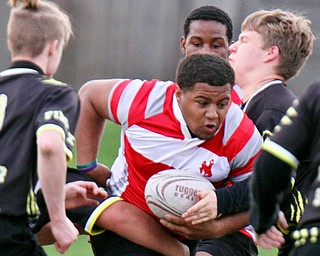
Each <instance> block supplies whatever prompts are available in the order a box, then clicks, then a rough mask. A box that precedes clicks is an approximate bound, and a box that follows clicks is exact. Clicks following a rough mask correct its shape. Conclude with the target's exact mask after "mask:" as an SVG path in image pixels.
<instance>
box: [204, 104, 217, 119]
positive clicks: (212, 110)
mask: <svg viewBox="0 0 320 256" xmlns="http://www.w3.org/2000/svg"><path fill="white" fill-rule="evenodd" d="M218 116H219V115H218V111H217V107H216V106H213V105H212V106H210V107H209V108H208V109H207V111H206V117H207V118H209V119H211V120H213V119H217V118H218Z"/></svg>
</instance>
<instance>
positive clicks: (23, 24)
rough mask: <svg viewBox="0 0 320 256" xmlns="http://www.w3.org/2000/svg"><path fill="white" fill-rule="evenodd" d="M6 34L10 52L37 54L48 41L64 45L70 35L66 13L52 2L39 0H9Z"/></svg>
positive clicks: (32, 55) (69, 24)
mask: <svg viewBox="0 0 320 256" xmlns="http://www.w3.org/2000/svg"><path fill="white" fill-rule="evenodd" d="M10 4H11V7H12V9H11V12H10V17H9V21H8V27H7V36H8V39H9V42H10V46H11V47H10V49H11V53H12V55H13V56H15V55H19V54H28V55H29V56H31V57H35V56H38V55H39V54H40V53H41V52H42V51H43V49H44V47H45V46H46V44H47V43H48V42H52V41H54V40H58V41H59V42H61V41H64V42H65V45H67V43H68V41H69V39H70V37H71V36H72V35H73V33H72V26H71V22H70V19H69V17H68V15H67V14H66V13H65V12H64V11H62V10H61V9H60V8H59V7H58V6H57V5H56V4H55V3H53V2H50V1H41V0H20V1H19V0H11V1H10Z"/></svg>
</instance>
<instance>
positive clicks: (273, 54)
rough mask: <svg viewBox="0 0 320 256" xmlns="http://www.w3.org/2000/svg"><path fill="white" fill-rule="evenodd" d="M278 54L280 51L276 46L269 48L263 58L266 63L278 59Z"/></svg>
mask: <svg viewBox="0 0 320 256" xmlns="http://www.w3.org/2000/svg"><path fill="white" fill-rule="evenodd" d="M279 53H280V51H279V48H278V46H271V47H270V48H269V49H268V50H267V52H266V57H265V60H266V62H268V61H271V60H274V59H275V58H278V57H279Z"/></svg>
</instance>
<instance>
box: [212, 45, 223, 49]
mask: <svg viewBox="0 0 320 256" xmlns="http://www.w3.org/2000/svg"><path fill="white" fill-rule="evenodd" d="M221 47H222V46H221V45H219V44H214V45H212V48H214V49H218V48H221Z"/></svg>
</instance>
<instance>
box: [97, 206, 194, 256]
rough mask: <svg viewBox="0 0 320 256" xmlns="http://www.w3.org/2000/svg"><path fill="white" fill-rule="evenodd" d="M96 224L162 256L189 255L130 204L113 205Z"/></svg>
mask: <svg viewBox="0 0 320 256" xmlns="http://www.w3.org/2000/svg"><path fill="white" fill-rule="evenodd" d="M96 224H97V225H99V226H101V227H103V228H106V229H108V230H111V231H113V232H115V233H117V234H119V235H120V236H122V237H124V238H126V239H128V240H130V241H132V242H134V243H136V244H139V245H141V246H143V247H145V248H148V249H151V250H153V251H156V252H158V253H161V254H163V255H172V256H175V255H189V249H188V248H187V246H186V245H184V244H182V243H181V242H180V241H179V240H177V239H176V238H174V237H173V236H172V235H170V234H169V233H168V231H167V230H166V229H165V228H163V227H162V226H161V225H160V224H159V223H158V222H157V221H156V220H155V219H154V218H153V217H151V216H150V215H149V214H148V213H146V212H144V211H142V210H141V209H139V208H138V207H136V206H134V205H132V204H130V203H127V202H124V201H120V202H116V203H114V204H113V205H111V206H110V207H109V208H107V209H106V210H105V211H104V212H103V213H102V214H101V215H100V217H99V218H98V220H97V222H96ZM164 244H165V246H163V245H164Z"/></svg>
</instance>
